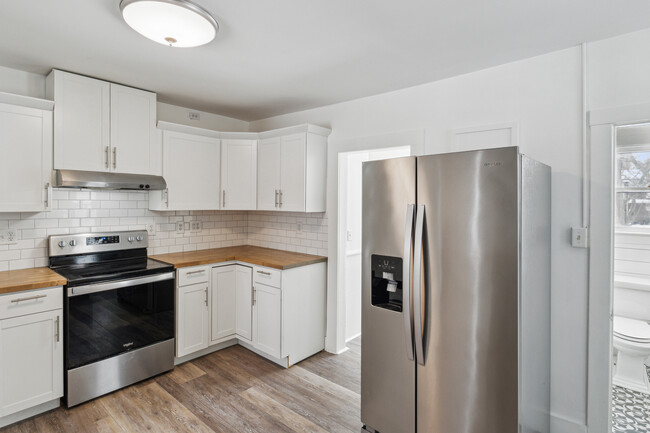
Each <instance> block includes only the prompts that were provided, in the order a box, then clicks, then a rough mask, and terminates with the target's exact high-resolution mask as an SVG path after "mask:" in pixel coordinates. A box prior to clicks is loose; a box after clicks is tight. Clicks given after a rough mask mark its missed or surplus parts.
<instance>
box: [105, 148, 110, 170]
mask: <svg viewBox="0 0 650 433" xmlns="http://www.w3.org/2000/svg"><path fill="white" fill-rule="evenodd" d="M109 164H110V162H109V161H108V146H106V147H105V148H104V166H105V167H106V168H108V165H109Z"/></svg>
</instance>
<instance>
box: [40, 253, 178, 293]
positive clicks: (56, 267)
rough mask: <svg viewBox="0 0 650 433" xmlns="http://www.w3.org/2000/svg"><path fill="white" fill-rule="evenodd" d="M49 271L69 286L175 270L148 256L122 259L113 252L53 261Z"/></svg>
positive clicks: (171, 266)
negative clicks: (60, 276)
mask: <svg viewBox="0 0 650 433" xmlns="http://www.w3.org/2000/svg"><path fill="white" fill-rule="evenodd" d="M50 268H51V269H52V270H53V271H55V272H57V273H58V274H60V275H62V276H63V277H65V278H66V279H67V280H68V287H71V286H79V285H84V284H91V283H97V282H103V281H114V280H125V279H129V278H137V277H144V276H147V275H154V274H160V273H165V272H172V271H173V270H174V266H173V265H170V264H167V263H163V262H159V261H157V260H153V259H150V258H148V257H146V256H142V255H139V256H133V255H131V257H120V256H118V255H116V254H111V253H102V254H85V255H83V257H74V258H73V257H69V258H67V259H66V258H65V257H64V258H61V259H57V260H54V259H51V260H50Z"/></svg>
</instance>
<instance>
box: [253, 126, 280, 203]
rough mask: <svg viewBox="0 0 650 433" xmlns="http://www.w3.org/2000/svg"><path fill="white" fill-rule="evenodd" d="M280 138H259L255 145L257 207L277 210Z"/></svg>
mask: <svg viewBox="0 0 650 433" xmlns="http://www.w3.org/2000/svg"><path fill="white" fill-rule="evenodd" d="M281 154H282V138H281V137H273V138H265V139H263V140H260V141H259V143H258V145H257V156H258V160H259V162H258V164H257V209H259V210H277V209H278V206H277V205H278V190H279V189H280V161H281Z"/></svg>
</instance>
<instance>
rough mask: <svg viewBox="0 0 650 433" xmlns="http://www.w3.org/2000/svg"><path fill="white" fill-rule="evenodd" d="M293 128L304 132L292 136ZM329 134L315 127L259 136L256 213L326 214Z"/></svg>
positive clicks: (303, 127) (272, 132)
mask: <svg viewBox="0 0 650 433" xmlns="http://www.w3.org/2000/svg"><path fill="white" fill-rule="evenodd" d="M296 129H298V130H305V132H302V131H301V132H294V133H291V131H293V130H296ZM278 134H282V135H278ZM328 134H329V130H328V129H325V128H319V127H316V126H314V125H304V126H301V127H296V128H286V129H285V130H278V131H269V132H267V133H261V134H260V136H262V137H265V138H262V139H261V140H260V141H259V144H258V155H259V162H258V171H257V188H258V195H257V208H258V209H259V210H277V211H292V212H325V210H326V200H325V198H326V197H325V188H326V175H327V173H326V168H327V135H328Z"/></svg>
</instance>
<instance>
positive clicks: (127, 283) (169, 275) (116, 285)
mask: <svg viewBox="0 0 650 433" xmlns="http://www.w3.org/2000/svg"><path fill="white" fill-rule="evenodd" d="M173 279H174V272H166V273H164V274H158V275H152V276H150V277H141V278H131V279H129V280H118V281H110V282H107V283H97V284H87V285H85V286H77V287H68V297H71V296H81V295H88V294H90V293H97V292H105V291H107V290H115V289H121V288H124V287H131V286H137V285H140V284H149V283H157V282H159V281H166V280H173Z"/></svg>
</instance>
